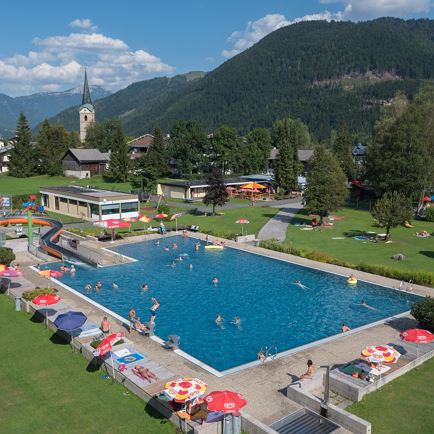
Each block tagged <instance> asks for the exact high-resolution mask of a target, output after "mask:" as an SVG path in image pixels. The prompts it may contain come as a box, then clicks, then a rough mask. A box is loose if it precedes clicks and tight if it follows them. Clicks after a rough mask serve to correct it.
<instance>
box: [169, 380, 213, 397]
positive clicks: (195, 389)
mask: <svg viewBox="0 0 434 434" xmlns="http://www.w3.org/2000/svg"><path fill="white" fill-rule="evenodd" d="M207 387H208V385H207V384H206V383H204V382H203V381H202V380H198V379H197V378H179V379H178V380H175V381H170V382H169V383H167V384H166V387H165V389H164V394H165V395H166V396H167V397H168V398H169V399H172V400H173V401H175V402H181V403H182V402H186V401H188V400H190V399H195V398H198V397H199V396H202V395H204V394H205V392H206V388H207Z"/></svg>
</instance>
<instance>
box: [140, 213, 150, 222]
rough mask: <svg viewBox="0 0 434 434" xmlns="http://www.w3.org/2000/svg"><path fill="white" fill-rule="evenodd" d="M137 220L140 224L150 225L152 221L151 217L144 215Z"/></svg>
mask: <svg viewBox="0 0 434 434" xmlns="http://www.w3.org/2000/svg"><path fill="white" fill-rule="evenodd" d="M137 220H138V221H139V222H143V223H149V222H150V221H151V220H152V219H151V217H149V216H147V215H146V214H142V215H141V216H139V218H138V219H137Z"/></svg>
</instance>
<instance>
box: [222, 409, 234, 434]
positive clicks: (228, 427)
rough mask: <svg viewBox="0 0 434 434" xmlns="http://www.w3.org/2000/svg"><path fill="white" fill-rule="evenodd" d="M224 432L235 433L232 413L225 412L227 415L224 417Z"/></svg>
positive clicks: (224, 433) (226, 433)
mask: <svg viewBox="0 0 434 434" xmlns="http://www.w3.org/2000/svg"><path fill="white" fill-rule="evenodd" d="M223 434H233V431H232V415H231V414H225V417H224V419H223Z"/></svg>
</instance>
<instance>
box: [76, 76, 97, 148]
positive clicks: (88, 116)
mask: <svg viewBox="0 0 434 434" xmlns="http://www.w3.org/2000/svg"><path fill="white" fill-rule="evenodd" d="M78 112H79V113H80V141H81V143H84V142H85V140H86V133H87V129H88V128H89V126H90V125H92V124H93V123H94V122H95V108H94V106H93V105H92V100H91V98H90V91H89V85H88V84H87V72H86V70H85V71H84V86H83V99H82V101H81V106H80V109H79V110H78Z"/></svg>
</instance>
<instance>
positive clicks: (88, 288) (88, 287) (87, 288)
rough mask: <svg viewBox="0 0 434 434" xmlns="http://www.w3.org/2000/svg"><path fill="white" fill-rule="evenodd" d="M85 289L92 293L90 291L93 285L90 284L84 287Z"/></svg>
mask: <svg viewBox="0 0 434 434" xmlns="http://www.w3.org/2000/svg"><path fill="white" fill-rule="evenodd" d="M84 289H85V290H86V291H87V292H90V291H92V285H91V284H90V283H88V284H87V285H86V286H85V287H84Z"/></svg>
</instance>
